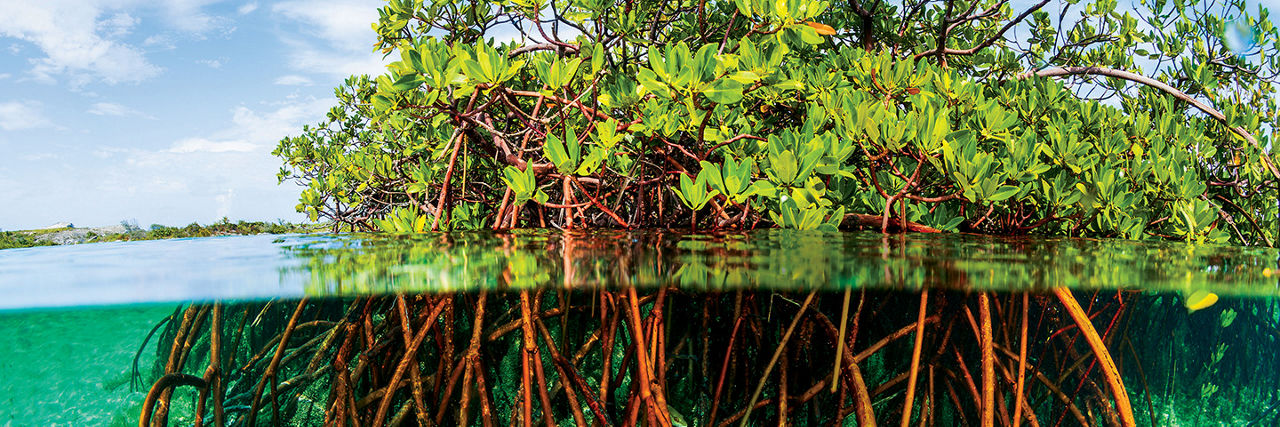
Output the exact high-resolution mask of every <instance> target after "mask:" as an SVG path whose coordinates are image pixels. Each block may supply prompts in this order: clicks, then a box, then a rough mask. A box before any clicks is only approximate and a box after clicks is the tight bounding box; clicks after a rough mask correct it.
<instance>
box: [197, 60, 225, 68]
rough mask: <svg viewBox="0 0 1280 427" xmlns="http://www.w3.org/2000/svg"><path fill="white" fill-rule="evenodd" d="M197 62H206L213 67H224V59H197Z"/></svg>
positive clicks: (205, 63)
mask: <svg viewBox="0 0 1280 427" xmlns="http://www.w3.org/2000/svg"><path fill="white" fill-rule="evenodd" d="M196 63H197V64H204V65H205V66H208V67H209V68H213V69H218V68H222V59H198V60H196Z"/></svg>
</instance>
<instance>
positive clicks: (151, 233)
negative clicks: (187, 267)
mask: <svg viewBox="0 0 1280 427" xmlns="http://www.w3.org/2000/svg"><path fill="white" fill-rule="evenodd" d="M326 228H328V227H327V226H326V225H324V224H294V223H289V222H285V221H277V222H264V221H243V220H241V221H237V222H231V220H229V219H227V218H222V219H221V220H218V221H217V222H214V223H212V224H209V225H200V224H199V223H196V222H193V223H191V224H189V225H187V226H184V227H170V226H166V225H160V224H152V225H151V227H148V228H147V229H143V228H142V227H139V226H138V224H137V223H136V222H133V221H121V222H120V224H116V225H109V226H105V227H75V226H74V225H73V224H72V223H69V222H59V223H56V224H54V225H51V226H49V227H45V228H41V229H35V230H20V231H0V249H11V248H27V247H33V246H49V245H74V244H80V243H94V242H114V241H130V240H156V239H176V238H182V237H210V236H233V235H251V234H289V233H313V232H317V231H321V230H324V229H326Z"/></svg>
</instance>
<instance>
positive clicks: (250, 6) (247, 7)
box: [236, 2, 258, 15]
mask: <svg viewBox="0 0 1280 427" xmlns="http://www.w3.org/2000/svg"><path fill="white" fill-rule="evenodd" d="M255 10H258V3H257V2H254V3H245V4H244V5H241V6H240V7H239V8H236V12H238V13H239V14H241V15H248V14H250V13H253V11H255Z"/></svg>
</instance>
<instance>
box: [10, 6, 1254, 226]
mask: <svg viewBox="0 0 1280 427" xmlns="http://www.w3.org/2000/svg"><path fill="white" fill-rule="evenodd" d="M1277 2H1280V0H1265V1H1263V2H1262V4H1263V5H1264V6H1266V7H1268V8H1269V9H1271V10H1277V9H1276V6H1277V5H1276V3H1277ZM382 3H383V2H382V1H378V0H316V1H302V0H295V1H281V2H266V1H259V0H239V1H237V0H227V1H218V0H168V1H164V2H155V1H144V0H43V1H33V0H0V229H3V230H15V229H27V228H36V227H43V226H46V225H50V224H52V223H55V222H59V221H70V222H73V223H75V224H76V225H79V226H97V225H110V224H115V223H118V222H120V221H121V220H133V221H137V223H138V224H140V225H142V226H143V227H146V226H148V225H150V224H154V223H159V224H166V225H184V224H188V223H190V222H192V221H199V222H201V223H209V222H212V221H215V220H217V219H219V218H222V217H224V216H225V217H229V218H231V219H233V220H234V219H247V220H275V219H277V218H279V219H286V220H291V221H300V220H303V217H302V216H300V215H298V214H297V213H295V212H294V209H293V207H294V205H295V204H296V203H297V195H298V192H299V191H300V190H299V188H297V187H296V186H294V185H292V184H291V183H285V184H284V185H277V182H276V177H275V174H276V171H278V170H279V167H280V164H281V162H280V160H279V159H277V158H275V157H273V156H271V154H270V152H271V150H272V149H273V148H275V145H276V142H277V141H278V140H279V139H280V138H281V137H284V136H286V135H291V134H297V133H298V132H299V131H300V130H301V127H302V125H304V124H308V123H315V122H318V121H320V120H321V119H322V118H323V116H324V113H325V111H327V110H328V108H329V106H331V105H332V104H333V103H334V101H333V97H332V96H333V87H334V86H336V85H337V84H338V83H340V82H341V81H342V80H343V79H344V78H345V77H346V76H348V75H351V74H355V73H372V74H380V73H382V72H383V64H384V62H383V61H382V60H381V58H380V55H378V54H375V53H373V52H372V51H371V50H372V43H373V42H374V35H373V33H372V31H371V30H370V23H372V22H373V21H375V20H376V19H377V8H378V7H379V6H381V4H382ZM1031 3H1033V1H1032V0H1014V1H1013V2H1012V5H1013V8H1014V10H1018V11H1021V10H1023V9H1025V8H1026V7H1027V6H1028V5H1030V4H1031ZM1125 3H1127V2H1126V1H1123V0H1122V1H1121V4H1125ZM1051 4H1058V2H1057V1H1055V2H1053V3H1051ZM1249 4H1251V5H1256V4H1257V2H1255V1H1253V0H1250V1H1249ZM1253 7H1256V6H1253ZM1253 7H1251V8H1250V9H1253ZM1051 9H1055V10H1056V7H1051Z"/></svg>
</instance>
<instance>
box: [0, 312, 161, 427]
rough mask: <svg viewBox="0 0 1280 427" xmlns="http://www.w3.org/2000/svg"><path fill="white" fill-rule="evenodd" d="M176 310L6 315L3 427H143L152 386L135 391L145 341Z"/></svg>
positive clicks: (147, 359) (1, 321)
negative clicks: (142, 410) (144, 407)
mask: <svg viewBox="0 0 1280 427" xmlns="http://www.w3.org/2000/svg"><path fill="white" fill-rule="evenodd" d="M173 309H174V306H172V305H147V306H123V307H80V308H70V309H57V310H42V311H10V312H0V331H3V333H0V349H4V350H3V352H0V372H3V373H4V374H3V375H0V425H14V426H54V425H61V426H82V425H112V426H126V425H137V418H138V411H139V410H140V405H141V402H142V399H143V397H145V396H146V392H147V389H146V386H147V384H142V379H141V378H139V379H138V380H137V382H136V383H135V384H132V386H131V379H132V378H131V377H132V372H133V360H134V357H135V356H136V355H138V352H139V350H140V349H141V350H142V352H141V354H140V357H139V359H138V362H139V365H140V366H142V367H144V368H146V369H147V371H144V372H143V373H144V374H148V375H149V374H150V372H149V368H150V366H151V365H152V363H153V362H154V360H155V357H156V352H155V348H154V347H153V346H152V347H147V348H142V340H143V339H144V338H145V337H146V334H147V331H149V330H150V329H151V327H152V326H154V325H155V324H156V322H158V321H160V320H161V319H163V318H164V317H165V316H168V315H169V314H170V313H172V312H173Z"/></svg>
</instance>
